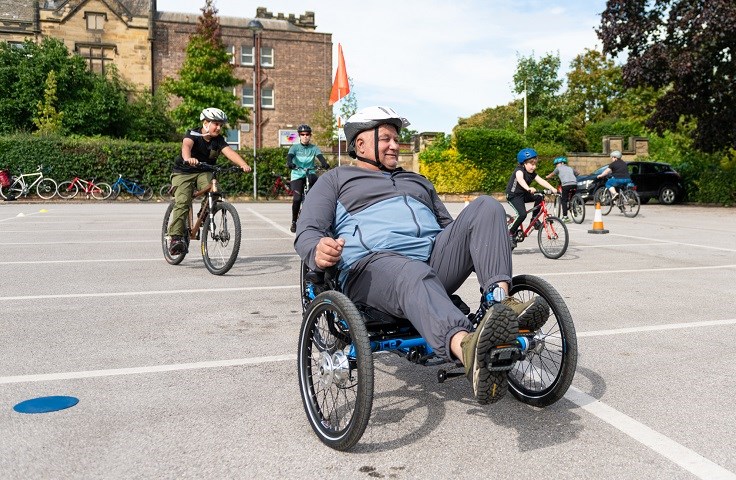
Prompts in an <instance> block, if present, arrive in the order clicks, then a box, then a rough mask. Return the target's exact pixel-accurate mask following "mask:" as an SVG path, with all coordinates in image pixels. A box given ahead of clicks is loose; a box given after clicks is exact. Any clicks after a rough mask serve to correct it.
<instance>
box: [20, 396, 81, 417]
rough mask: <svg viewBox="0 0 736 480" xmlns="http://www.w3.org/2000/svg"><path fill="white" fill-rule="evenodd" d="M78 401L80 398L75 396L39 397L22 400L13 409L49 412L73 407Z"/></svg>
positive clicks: (28, 411)
mask: <svg viewBox="0 0 736 480" xmlns="http://www.w3.org/2000/svg"><path fill="white" fill-rule="evenodd" d="M77 403H79V399H78V398H75V397H64V396H53V397H38V398H31V399H30V400H25V401H23V402H20V403H19V404H17V405H16V406H14V407H13V410H15V411H16V412H18V413H48V412H55V411H57V410H64V409H65V408H69V407H73V406H74V405H76V404H77Z"/></svg>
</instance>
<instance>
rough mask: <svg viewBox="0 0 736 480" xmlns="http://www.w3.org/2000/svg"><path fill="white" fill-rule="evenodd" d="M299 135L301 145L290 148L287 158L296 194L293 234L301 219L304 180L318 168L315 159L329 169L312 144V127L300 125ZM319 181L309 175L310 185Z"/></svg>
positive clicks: (292, 220)
mask: <svg viewBox="0 0 736 480" xmlns="http://www.w3.org/2000/svg"><path fill="white" fill-rule="evenodd" d="M296 130H297V132H298V133H299V143H295V144H294V145H292V146H291V147H290V148H289V153H288V154H287V156H286V166H287V167H289V169H291V189H292V190H293V192H294V198H293V200H292V202H291V229H290V230H291V232H292V233H294V232H296V220H297V218H299V208H300V207H301V204H302V199H303V198H304V182H305V180H304V178H305V177H306V176H307V172H308V171H310V170H314V169H315V168H316V163H315V159H317V160H319V162H320V164H321V165H322V168H324V169H325V170H327V169H329V168H330V166H329V165H328V164H327V160H325V157H324V156H323V155H322V150H320V149H319V147H318V146H317V145H314V144H312V143H311V140H312V127H310V126H309V125H299V127H297V129H296ZM316 181H317V175H315V174H314V173H311V172H310V173H309V183H310V184H311V185H314V182H316Z"/></svg>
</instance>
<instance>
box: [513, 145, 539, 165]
mask: <svg viewBox="0 0 736 480" xmlns="http://www.w3.org/2000/svg"><path fill="white" fill-rule="evenodd" d="M532 158H537V151H536V150H534V149H533V148H522V149H521V150H519V153H517V154H516V161H517V162H519V163H524V162H526V161H527V160H530V159H532Z"/></svg>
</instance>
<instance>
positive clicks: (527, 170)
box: [506, 148, 555, 247]
mask: <svg viewBox="0 0 736 480" xmlns="http://www.w3.org/2000/svg"><path fill="white" fill-rule="evenodd" d="M537 160H538V159H537V152H536V151H535V150H534V149H533V148H523V149H521V150H520V151H519V153H518V154H517V155H516V162H517V163H518V165H517V167H516V169H515V170H514V173H512V174H511V178H509V183H508V185H507V186H506V200H507V201H508V202H509V205H511V208H513V209H514V211H515V212H516V220H514V223H513V224H511V226H510V227H509V233H510V235H511V246H512V247H516V231H517V230H518V229H519V227H520V226H521V224H522V222H523V221H524V220H525V219H526V207H525V206H524V204H525V203H527V202H534V210H533V211H532V216H536V215H537V213H539V208H540V204H541V203H542V201H544V196H542V195H534V194H535V193H536V192H537V189H536V188H534V187H532V186H531V183H532V182H537V183H538V184H540V185H542V186H543V187H544V188H547V189H549V190H554V189H555V188H554V187H553V186H552V185H551V184H550V183H549V182H547V180H545V179H543V178H542V177H540V176H539V175H537V173H536V171H537ZM534 227H535V228H537V229H539V228H541V227H542V225H541V223H539V221H538V220H537V224H536V225H534Z"/></svg>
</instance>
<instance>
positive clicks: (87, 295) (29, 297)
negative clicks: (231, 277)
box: [0, 285, 299, 301]
mask: <svg viewBox="0 0 736 480" xmlns="http://www.w3.org/2000/svg"><path fill="white" fill-rule="evenodd" d="M289 288H299V285H274V286H269V287H232V288H195V289H189V290H153V291H139V292H106V293H68V294H59V295H26V296H17V297H0V301H12V300H15V301H19V300H44V299H68V298H90V297H134V296H137V295H146V296H148V295H180V294H182V293H187V294H188V293H216V292H246V291H255V290H285V289H289Z"/></svg>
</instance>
